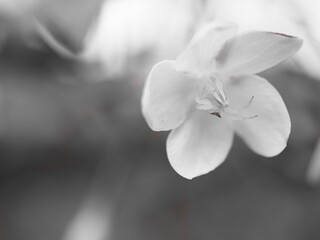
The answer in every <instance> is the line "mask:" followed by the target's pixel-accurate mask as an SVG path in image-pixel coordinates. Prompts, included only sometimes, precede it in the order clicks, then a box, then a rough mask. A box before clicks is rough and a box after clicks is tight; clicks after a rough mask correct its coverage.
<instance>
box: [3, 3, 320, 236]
mask: <svg viewBox="0 0 320 240" xmlns="http://www.w3.org/2000/svg"><path fill="white" fill-rule="evenodd" d="M319 4H320V3H319V1H316V0H308V1H302V0H301V1H299V0H291V1H289V0H288V1H285V0H281V1H280V0H277V1H275V0H274V1H270V0H268V1H267V0H238V1H231V0H207V1H205V0H197V1H195V0H108V1H105V2H104V1H102V0H94V1H93V0H92V1H85V0H77V1H74V0H59V1H58V0H57V1H50V0H32V1H31V0H29V1H26V0H7V1H5V0H0V20H1V21H0V112H1V114H0V166H1V167H0V239H8V240H11V239H12V240H20V239H21V240H29V239H30V240H43V239H46V240H56V239H62V240H127V239H130V240H135V239H137V240H142V239H148V240H158V239H159V240H163V239H166V240H171V239H172V240H173V239H174V240H180V239H181V240H188V239H190V240H193V239H196V240H199V239H204V240H206V239H219V240H229V239H230V240H234V239H239V240H242V239H243V240H265V239H266V240H270V239H272V240H287V239H288V240H301V239H308V240H318V239H320V230H319V229H320V192H319V187H318V186H317V185H313V186H311V185H310V184H308V183H307V182H306V180H305V175H306V170H307V168H308V164H309V161H310V159H311V157H312V155H313V151H314V148H315V146H316V144H317V141H318V138H319V136H320V125H319V122H320V111H319V109H320V98H319V93H320V83H319V81H318V80H319V78H320V75H319V74H320V72H319V71H320V70H319V69H320V68H319V67H318V66H319V64H320V63H319V61H320V60H319V59H320V53H319V51H320V50H319V37H320V33H319V31H320V30H319V28H318V27H317V26H318V24H319V23H320V19H318V18H319V15H318V13H317V9H319V7H318V6H319ZM214 19H225V20H229V21H234V22H236V23H238V24H239V25H240V31H247V30H250V29H257V30H267V31H273V32H283V33H286V34H293V35H297V36H299V37H301V38H303V39H304V46H303V48H302V49H301V51H300V52H299V53H298V54H297V55H296V56H295V57H294V58H293V59H290V60H288V61H286V62H285V63H284V64H282V65H281V66H278V67H276V68H274V69H271V70H269V71H267V72H264V73H263V74H262V75H263V76H264V77H266V78H268V79H269V80H270V81H271V82H272V84H274V85H275V86H276V88H277V89H278V90H279V91H280V93H281V95H282V96H283V98H284V101H285V102H286V105H287V107H288V110H289V112H290V115H291V118H292V134H291V137H290V139H289V142H288V147H287V148H286V150H285V151H284V152H283V153H282V154H281V155H279V156H278V157H275V158H272V159H265V158H263V157H260V156H257V155H255V154H254V153H252V152H251V151H250V150H249V149H248V148H247V147H246V146H245V145H244V144H243V142H242V141H241V140H240V139H238V138H236V140H235V144H234V147H233V149H232V151H231V153H230V155H229V157H228V158H227V160H226V162H225V163H224V164H222V165H221V166H220V167H219V168H218V169H217V170H215V171H214V172H212V173H210V174H208V175H206V176H203V177H200V178H197V179H195V180H193V181H188V180H185V179H182V178H181V177H180V176H179V175H178V174H176V173H175V172H174V171H173V170H172V168H171V166H170V164H169V163H168V161H167V157H166V153H165V139H166V135H167V134H166V133H154V132H152V131H151V130H150V129H149V128H148V127H147V125H146V123H145V121H144V119H143V117H142V116H141V113H140V95H141V91H142V87H143V83H144V80H145V78H146V76H147V74H148V71H149V70H150V68H151V66H152V65H153V64H154V63H156V62H157V61H159V60H161V59H175V57H176V56H177V54H178V53H179V52H180V51H181V49H183V48H184V46H185V45H186V43H187V42H188V40H189V39H190V37H191V36H192V33H193V32H194V31H195V29H196V28H197V27H198V26H199V25H201V23H202V22H204V21H209V20H214ZM39 24H40V25H41V26H42V27H43V29H45V30H46V31H47V32H46V33H45V35H44V34H43V32H41V31H39V28H37V26H39ZM60 47H63V48H64V49H67V50H68V51H70V53H71V54H74V56H75V55H76V56H78V57H77V58H74V57H70V56H69V57H65V56H61V55H60V54H59V53H61V51H59V49H61V48H60ZM57 51H58V52H57ZM79 58H80V59H79Z"/></svg>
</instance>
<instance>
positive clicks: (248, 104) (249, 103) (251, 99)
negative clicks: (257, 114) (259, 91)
mask: <svg viewBox="0 0 320 240" xmlns="http://www.w3.org/2000/svg"><path fill="white" fill-rule="evenodd" d="M253 99H254V96H252V97H251V98H250V100H249V102H248V103H247V104H246V105H244V106H243V107H242V109H247V108H248V107H249V106H250V105H251V103H252V101H253Z"/></svg>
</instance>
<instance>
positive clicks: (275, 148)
mask: <svg viewBox="0 0 320 240" xmlns="http://www.w3.org/2000/svg"><path fill="white" fill-rule="evenodd" d="M226 89H227V94H228V97H229V101H230V106H232V107H234V108H237V109H241V108H243V107H244V106H245V105H246V104H248V102H249V101H250V99H251V97H252V96H253V97H254V98H253V101H252V102H251V104H250V105H249V106H248V107H247V108H246V109H243V110H242V111H241V112H240V114H241V115H242V116H243V117H248V118H250V117H253V116H255V115H257V117H256V118H253V119H245V120H236V121H234V127H235V130H236V132H237V133H238V134H239V135H240V136H241V138H242V139H243V140H244V141H245V142H246V143H247V145H248V146H249V147H250V148H251V149H252V150H253V151H254V152H256V153H258V154H260V155H262V156H265V157H272V156H275V155H278V154H279V153H281V152H282V151H283V149H284V148H285V147H286V145H287V140H288V138H289V135H290V131H291V122H290V117H289V113H288V111H287V108H286V106H285V104H284V102H283V99H282V98H281V96H280V94H279V93H278V91H277V90H276V89H275V88H274V87H273V86H272V85H271V84H270V83H269V82H268V81H267V80H265V79H263V78H261V77H258V76H254V75H252V76H242V77H237V78H232V79H231V80H229V81H227V85H226Z"/></svg>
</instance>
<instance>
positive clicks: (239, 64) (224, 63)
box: [216, 31, 303, 75]
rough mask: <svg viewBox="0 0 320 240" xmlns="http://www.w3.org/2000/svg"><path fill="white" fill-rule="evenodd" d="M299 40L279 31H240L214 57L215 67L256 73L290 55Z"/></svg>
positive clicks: (237, 72) (234, 72) (224, 71)
mask: <svg viewBox="0 0 320 240" xmlns="http://www.w3.org/2000/svg"><path fill="white" fill-rule="evenodd" d="M302 42H303V41H302V40H301V39H300V38H297V37H293V36H288V35H284V34H280V33H272V32H261V31H256V32H247V33H243V34H240V35H238V36H236V37H234V38H232V39H230V40H229V41H228V42H226V44H225V46H224V47H223V48H222V50H221V51H220V53H219V54H218V56H217V59H216V60H217V64H218V68H219V69H220V71H221V72H223V73H225V74H228V75H239V74H256V73H259V72H262V71H264V70H266V69H268V68H271V67H273V66H275V65H277V64H279V63H280V62H282V61H283V60H285V59H286V58H288V57H290V56H292V55H293V54H294V53H295V52H297V51H298V50H299V49H300V48H301V46H302Z"/></svg>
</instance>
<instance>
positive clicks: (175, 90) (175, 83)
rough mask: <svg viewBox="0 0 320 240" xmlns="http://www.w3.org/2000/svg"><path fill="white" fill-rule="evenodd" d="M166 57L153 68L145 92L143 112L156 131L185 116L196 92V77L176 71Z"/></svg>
mask: <svg viewBox="0 0 320 240" xmlns="http://www.w3.org/2000/svg"><path fill="white" fill-rule="evenodd" d="M173 66H174V61H171V60H164V61H161V62H159V63H157V64H156V65H155V66H154V67H153V68H152V70H151V72H150V74H149V77H148V79H147V81H146V83H145V86H144V91H143V95H142V102H141V103H142V113H143V116H144V117H145V119H146V121H147V123H148V125H149V127H150V128H151V129H152V130H154V131H167V130H171V129H174V128H176V127H178V126H180V125H181V124H182V123H183V121H184V120H185V118H186V116H187V114H188V112H189V111H190V108H191V107H192V104H193V103H194V101H195V100H194V99H195V94H196V81H195V80H194V79H191V78H188V77H185V76H184V75H182V74H180V73H178V72H176V71H175V70H174V68H173Z"/></svg>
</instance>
